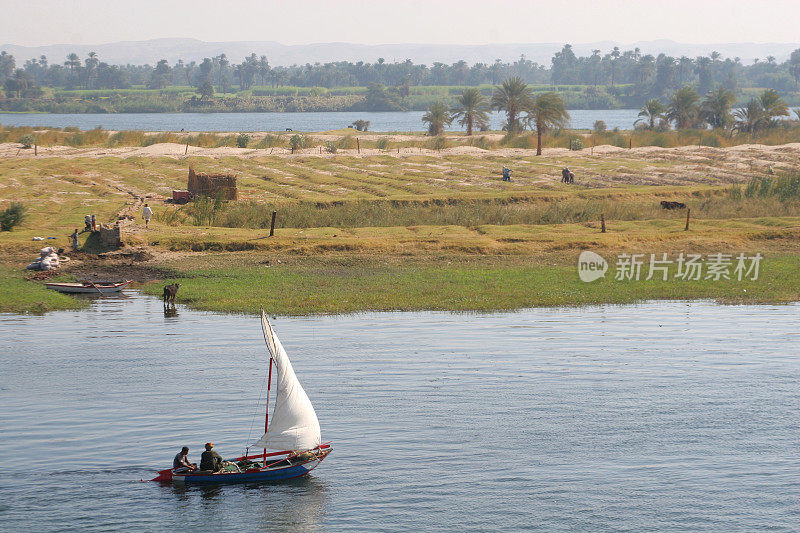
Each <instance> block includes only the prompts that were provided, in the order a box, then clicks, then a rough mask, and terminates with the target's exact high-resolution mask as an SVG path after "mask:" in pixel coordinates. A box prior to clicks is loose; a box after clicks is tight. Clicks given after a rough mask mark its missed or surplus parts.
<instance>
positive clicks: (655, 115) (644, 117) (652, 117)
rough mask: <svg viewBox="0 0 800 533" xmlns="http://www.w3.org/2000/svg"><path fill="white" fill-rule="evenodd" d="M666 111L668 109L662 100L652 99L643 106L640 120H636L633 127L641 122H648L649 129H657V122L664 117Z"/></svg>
mask: <svg viewBox="0 0 800 533" xmlns="http://www.w3.org/2000/svg"><path fill="white" fill-rule="evenodd" d="M666 110H667V108H666V107H665V106H664V104H662V103H661V100H659V99H658V98H651V99H650V100H648V101H647V102H645V104H644V105H643V106H642V109H641V110H640V111H639V115H638V117H639V118H637V119H636V122H634V123H633V125H634V126H635V125H636V124H637V123H639V122H646V123H647V127H648V128H649V129H651V130H652V129H654V128H655V127H656V120H657V119H659V118H661V117H663V116H664V111H666Z"/></svg>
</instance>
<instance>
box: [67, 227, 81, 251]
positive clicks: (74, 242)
mask: <svg viewBox="0 0 800 533" xmlns="http://www.w3.org/2000/svg"><path fill="white" fill-rule="evenodd" d="M69 238H70V240H71V241H72V249H73V250H74V251H76V252H77V251H78V248H79V246H78V230H77V229H76V230H75V231H73V232H72V234H71V235H70V236H69Z"/></svg>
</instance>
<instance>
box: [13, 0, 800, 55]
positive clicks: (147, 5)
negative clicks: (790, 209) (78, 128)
mask: <svg viewBox="0 0 800 533" xmlns="http://www.w3.org/2000/svg"><path fill="white" fill-rule="evenodd" d="M0 7H2V11H0V12H2V13H3V14H4V16H3V17H0V43H2V44H5V43H8V44H19V45H28V46H33V45H47V44H100V43H107V42H115V41H130V40H144V39H153V38H159V37H195V38H198V39H202V40H204V41H278V42H281V43H285V44H302V43H318V42H332V41H339V42H353V43H366V44H388V43H445V44H446V43H453V44H484V43H537V42H571V43H585V42H593V41H602V40H610V41H617V42H621V43H631V42H634V41H640V40H654V39H671V40H674V41H679V42H685V43H723V42H798V41H800V29H798V24H797V13H798V8H800V0H716V1H714V0H626V1H622V0H593V1H592V0H574V1H569V0H563V1H558V0H556V1H553V0H547V1H539V0H529V1H522V0H422V1H420V0H407V1H404V0H391V1H384V0H367V1H361V0H323V1H317V0H310V1H308V0H287V1H269V0H260V1H251V0H230V1H225V0H213V1H209V0H192V1H186V0H159V1H153V0H125V1H120V0H35V1H30V2H24V1H20V0H0Z"/></svg>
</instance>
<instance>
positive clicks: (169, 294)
mask: <svg viewBox="0 0 800 533" xmlns="http://www.w3.org/2000/svg"><path fill="white" fill-rule="evenodd" d="M180 286H181V284H180V283H173V284H171V285H166V286H164V294H163V295H162V298H163V299H164V305H166V304H167V303H171V304H172V305H175V297H176V296H177V295H178V288H180Z"/></svg>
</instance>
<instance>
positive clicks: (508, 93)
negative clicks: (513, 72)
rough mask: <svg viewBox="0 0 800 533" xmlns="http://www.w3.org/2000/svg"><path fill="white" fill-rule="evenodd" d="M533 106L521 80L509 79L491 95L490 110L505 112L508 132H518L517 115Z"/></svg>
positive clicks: (528, 90)
mask: <svg viewBox="0 0 800 533" xmlns="http://www.w3.org/2000/svg"><path fill="white" fill-rule="evenodd" d="M532 104H533V96H532V95H531V90H530V87H528V85H527V84H526V83H525V82H524V81H522V78H519V77H514V78H509V79H507V80H505V81H504V82H503V84H502V85H501V86H500V87H498V88H497V89H496V90H495V93H494V94H493V95H492V108H494V109H497V110H499V111H505V112H506V118H507V121H506V128H507V129H508V131H511V132H516V131H519V129H520V127H519V114H520V113H521V112H522V111H524V110H525V109H527V108H529V107H531V105H532Z"/></svg>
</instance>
